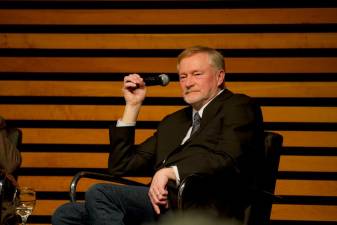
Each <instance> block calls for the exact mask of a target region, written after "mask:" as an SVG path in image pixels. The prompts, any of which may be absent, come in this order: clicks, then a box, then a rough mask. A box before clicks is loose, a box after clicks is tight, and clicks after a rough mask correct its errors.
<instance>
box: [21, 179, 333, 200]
mask: <svg viewBox="0 0 337 225" xmlns="http://www.w3.org/2000/svg"><path fill="white" fill-rule="evenodd" d="M72 178H73V176H26V175H25V176H23V175H21V176H19V179H18V182H19V184H20V185H21V186H30V187H32V188H34V189H35V190H36V191H43V192H48V191H50V192H67V191H68V190H69V184H70V182H71V179H72ZM128 179H131V180H135V181H138V182H142V183H144V184H147V183H149V182H150V181H151V178H149V177H128ZM97 182H102V181H97V180H93V179H86V178H82V179H81V180H80V182H79V183H78V186H77V190H78V191H80V192H83V191H85V190H87V188H88V187H89V186H90V185H92V184H94V183H97ZM275 194H276V195H289V196H326V197H328V196H330V197H336V196H337V181H331V180H324V181H320V180H283V179H282V180H280V179H279V180H277V182H276V190H275Z"/></svg>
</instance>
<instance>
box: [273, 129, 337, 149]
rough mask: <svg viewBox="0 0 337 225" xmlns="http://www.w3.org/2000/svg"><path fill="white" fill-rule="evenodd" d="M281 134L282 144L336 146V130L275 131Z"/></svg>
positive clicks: (293, 145)
mask: <svg viewBox="0 0 337 225" xmlns="http://www.w3.org/2000/svg"><path fill="white" fill-rule="evenodd" d="M276 132H277V133H280V134H281V135H282V136H283V145H284V146H292V147H310V146H316V147H336V146H337V138H336V132H333V131H326V132H323V131H276Z"/></svg>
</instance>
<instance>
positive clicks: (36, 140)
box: [21, 128, 154, 151]
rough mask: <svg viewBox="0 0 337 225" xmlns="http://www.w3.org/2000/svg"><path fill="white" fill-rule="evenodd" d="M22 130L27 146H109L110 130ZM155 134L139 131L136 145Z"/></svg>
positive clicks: (146, 130) (148, 131)
mask: <svg viewBox="0 0 337 225" xmlns="http://www.w3.org/2000/svg"><path fill="white" fill-rule="evenodd" d="M21 130H22V133H23V135H22V138H23V143H25V144H109V131H108V128H106V129H84V128H78V129H74V128H21ZM153 133H154V130H150V129H137V130H136V137H135V140H136V143H137V144H139V143H141V142H143V141H144V140H145V139H146V138H147V137H149V136H150V135H152V134H153ZM46 151H48V149H46Z"/></svg>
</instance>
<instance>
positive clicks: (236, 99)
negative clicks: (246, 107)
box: [229, 92, 256, 104]
mask: <svg viewBox="0 0 337 225" xmlns="http://www.w3.org/2000/svg"><path fill="white" fill-rule="evenodd" d="M231 94H232V95H231V97H230V98H229V100H230V101H231V102H233V103H238V104H240V103H253V102H256V100H255V99H254V98H252V97H251V96H249V95H247V94H243V93H234V92H231Z"/></svg>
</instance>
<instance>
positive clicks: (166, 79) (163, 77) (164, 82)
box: [158, 74, 170, 86]
mask: <svg viewBox="0 0 337 225" xmlns="http://www.w3.org/2000/svg"><path fill="white" fill-rule="evenodd" d="M158 77H159V78H160V80H161V81H162V82H161V84H160V85H161V86H166V85H168V84H169V83H170V78H169V76H167V75H166V74H160V75H159V76H158Z"/></svg>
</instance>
